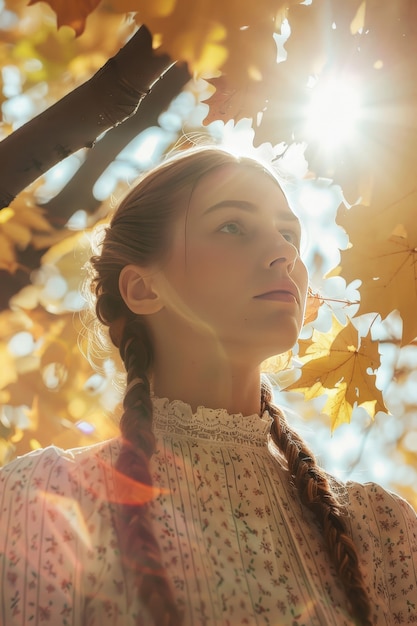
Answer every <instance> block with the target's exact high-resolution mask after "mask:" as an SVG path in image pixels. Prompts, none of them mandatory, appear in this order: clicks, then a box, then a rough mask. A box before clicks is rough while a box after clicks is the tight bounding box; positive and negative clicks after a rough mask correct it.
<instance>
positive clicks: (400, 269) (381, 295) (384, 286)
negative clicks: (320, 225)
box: [338, 191, 417, 344]
mask: <svg viewBox="0 0 417 626" xmlns="http://www.w3.org/2000/svg"><path fill="white" fill-rule="evenodd" d="M416 202H417V191H413V192H411V193H408V194H407V195H405V196H403V197H402V198H400V199H399V200H398V201H397V202H395V203H392V204H391V205H389V206H387V207H375V206H371V207H363V206H359V205H358V206H355V207H353V208H352V209H350V210H349V211H343V212H341V213H340V214H339V216H338V222H339V224H340V225H341V226H343V228H345V230H346V231H347V232H348V233H349V239H350V243H351V247H350V248H349V249H347V250H345V251H343V252H342V257H341V266H342V274H343V277H344V278H345V280H346V281H347V282H350V281H352V280H354V279H357V278H359V279H360V280H361V281H362V285H361V287H360V295H361V302H360V309H359V313H379V314H380V315H381V317H382V319H384V318H385V317H386V316H387V315H389V314H390V313H391V312H392V311H394V310H397V311H398V312H399V313H400V315H401V318H402V320H403V334H402V343H403V344H407V343H410V342H411V341H412V340H413V339H414V338H415V337H417V315H416V310H417V222H416V220H415V210H416Z"/></svg>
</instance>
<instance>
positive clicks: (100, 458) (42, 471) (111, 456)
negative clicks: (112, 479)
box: [0, 439, 120, 501]
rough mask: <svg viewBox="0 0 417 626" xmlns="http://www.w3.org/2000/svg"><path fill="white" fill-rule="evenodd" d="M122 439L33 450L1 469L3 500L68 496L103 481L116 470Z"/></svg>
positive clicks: (0, 480)
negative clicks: (34, 495)
mask: <svg viewBox="0 0 417 626" xmlns="http://www.w3.org/2000/svg"><path fill="white" fill-rule="evenodd" d="M119 450H120V440H119V439H111V440H109V441H105V442H102V443H97V444H94V445H90V446H84V447H80V448H73V449H69V450H64V449H62V448H59V447H57V446H48V447H46V448H42V449H38V450H33V451H32V452H29V453H27V454H25V455H23V456H20V457H17V458H16V459H14V460H13V461H11V462H10V463H8V464H7V465H5V466H4V467H2V468H0V501H1V500H2V499H3V501H4V500H5V499H7V498H8V497H12V498H13V499H16V498H19V497H22V496H23V494H25V496H26V497H28V496H29V495H30V493H33V492H43V493H50V494H55V495H61V496H63V495H69V493H68V492H71V493H72V492H74V491H75V490H80V483H83V484H84V486H87V485H89V486H90V487H91V485H92V484H93V483H100V482H102V481H103V476H104V475H106V474H108V473H109V472H111V471H112V470H113V468H114V465H115V462H116V459H117V457H118V454H119Z"/></svg>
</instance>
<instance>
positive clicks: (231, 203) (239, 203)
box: [203, 199, 256, 215]
mask: <svg viewBox="0 0 417 626" xmlns="http://www.w3.org/2000/svg"><path fill="white" fill-rule="evenodd" d="M227 207H235V208H238V209H243V210H244V211H249V212H252V213H253V212H254V211H256V206H255V205H254V204H253V203H252V202H247V201H246V200H232V199H230V200H222V201H221V202H217V203H216V204H213V205H212V206H210V207H208V209H206V210H205V211H204V213H203V215H206V213H211V212H212V211H216V210H217V209H224V208H227Z"/></svg>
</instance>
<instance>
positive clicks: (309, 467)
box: [262, 386, 372, 626]
mask: <svg viewBox="0 0 417 626" xmlns="http://www.w3.org/2000/svg"><path fill="white" fill-rule="evenodd" d="M262 405H263V408H265V409H266V410H267V411H268V413H269V414H270V415H271V417H272V418H273V422H272V426H271V437H272V440H273V442H274V444H275V445H276V446H277V447H278V448H279V450H281V451H282V452H283V453H284V455H285V457H286V459H287V462H288V468H289V470H290V472H291V475H292V476H293V479H294V483H295V486H296V488H297V490H298V493H299V496H300V500H301V502H302V503H303V504H304V505H305V506H307V507H308V508H309V509H310V510H311V511H313V513H314V514H315V516H316V518H317V520H318V521H319V522H320V525H321V527H322V531H323V535H324V538H325V540H326V544H327V548H328V550H329V553H330V556H331V559H332V561H333V564H334V566H335V568H336V572H337V574H338V576H339V578H340V580H341V582H342V584H343V586H344V588H345V592H346V595H347V598H348V601H349V604H350V607H351V611H352V615H353V616H354V617H355V618H356V620H357V623H358V624H361V626H372V621H371V617H370V614H371V606H370V602H369V597H368V594H367V592H366V589H365V584H364V580H363V577H362V573H361V571H360V569H359V559H358V553H357V551H356V547H355V545H354V543H353V541H352V539H351V537H350V536H349V534H348V529H347V524H346V519H345V517H344V513H343V510H342V507H341V505H340V503H339V502H338V501H337V499H336V498H335V496H334V494H333V493H332V491H331V488H330V485H329V482H328V480H327V477H326V474H325V473H324V472H323V470H322V469H321V468H320V467H319V466H318V465H317V462H316V459H315V458H314V455H313V454H312V452H310V450H309V449H308V448H307V446H306V444H305V443H304V441H303V440H302V439H301V437H300V436H299V435H297V433H295V432H294V431H293V430H291V429H290V428H289V426H288V424H287V423H286V421H285V419H284V417H283V415H282V414H281V413H280V411H279V410H278V408H277V407H275V406H274V405H273V404H272V394H271V391H270V389H269V388H268V387H266V386H263V387H262Z"/></svg>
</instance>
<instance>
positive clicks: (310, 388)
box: [288, 318, 385, 429]
mask: <svg viewBox="0 0 417 626" xmlns="http://www.w3.org/2000/svg"><path fill="white" fill-rule="evenodd" d="M300 357H301V361H302V362H303V367H302V370H301V378H300V379H299V380H297V382H295V383H293V384H292V385H291V386H290V387H288V389H291V390H297V391H302V392H303V393H304V394H305V396H306V398H311V397H317V396H319V395H322V394H324V393H326V394H328V400H327V403H326V405H325V407H324V412H326V413H328V414H329V415H330V417H331V420H332V429H334V428H336V427H337V426H339V425H340V424H341V423H343V422H347V421H349V420H350V416H351V413H352V408H353V406H354V404H355V403H356V404H357V405H362V406H363V407H364V408H365V409H366V410H367V411H368V413H369V414H370V415H371V417H373V416H374V415H375V413H376V412H377V411H384V410H385V405H384V400H383V398H382V393H381V391H380V390H379V389H378V388H377V387H376V385H375V375H374V374H370V373H368V371H369V370H371V371H374V370H375V369H377V368H378V367H379V365H380V358H379V353H378V344H377V343H376V342H373V341H372V339H371V337H370V333H368V335H367V336H366V337H362V338H360V337H359V335H358V331H357V329H356V328H355V327H354V326H353V324H352V322H348V324H347V325H346V326H342V325H341V324H340V323H339V322H338V320H337V319H336V318H334V319H333V325H332V329H331V331H330V332H327V333H322V332H319V331H316V330H315V331H314V332H313V337H312V341H307V340H302V341H300Z"/></svg>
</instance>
